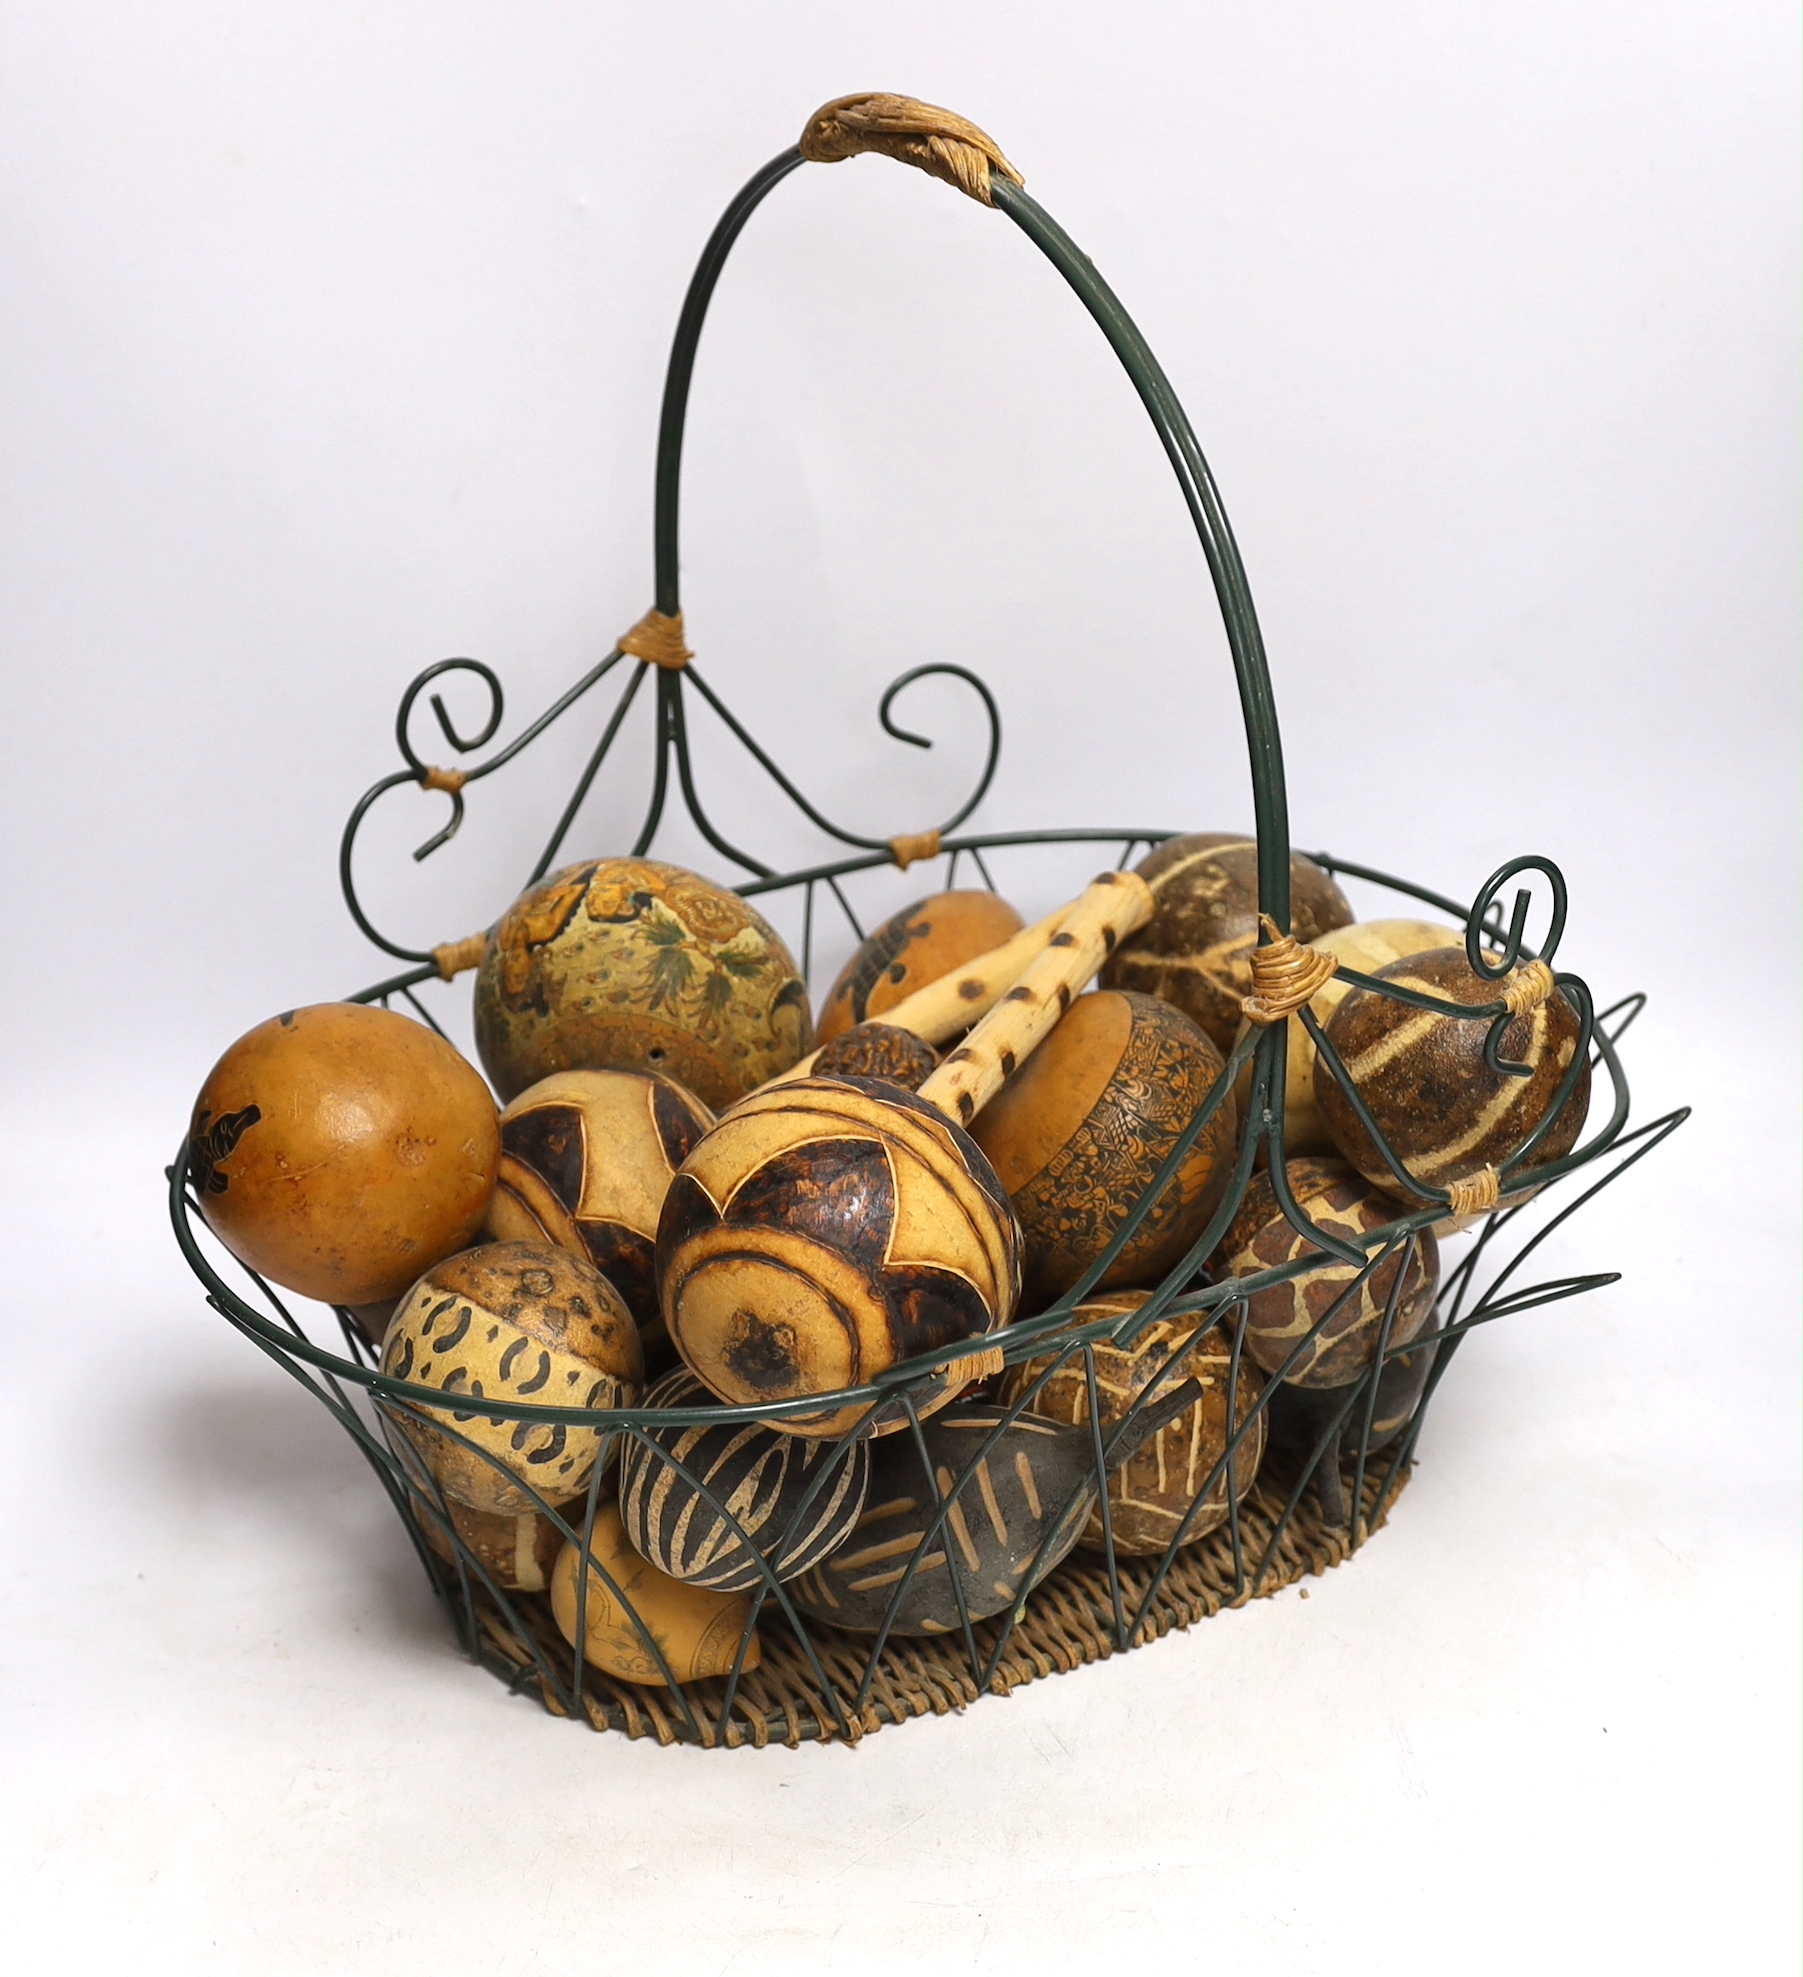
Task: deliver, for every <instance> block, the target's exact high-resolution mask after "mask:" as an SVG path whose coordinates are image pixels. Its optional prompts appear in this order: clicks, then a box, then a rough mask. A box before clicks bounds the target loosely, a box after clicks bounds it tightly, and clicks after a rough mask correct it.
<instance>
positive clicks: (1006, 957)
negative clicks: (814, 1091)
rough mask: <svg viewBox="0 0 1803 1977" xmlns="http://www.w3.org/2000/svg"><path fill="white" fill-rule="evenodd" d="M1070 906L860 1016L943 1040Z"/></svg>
mask: <svg viewBox="0 0 1803 1977" xmlns="http://www.w3.org/2000/svg"><path fill="white" fill-rule="evenodd" d="M1070 910H1071V909H1070V908H1069V907H1068V906H1061V907H1059V909H1058V910H1057V912H1056V913H1048V914H1047V915H1046V916H1045V918H1044V919H1043V920H1036V921H1035V922H1034V923H1033V925H1032V926H1030V927H1023V928H1022V929H1021V930H1020V932H1019V933H1017V934H1015V935H1014V936H1013V937H1012V938H1011V939H1008V940H1005V941H1003V942H1002V944H1001V946H1000V947H992V948H991V949H990V950H989V952H988V953H987V954H979V955H978V956H977V958H976V959H975V960H974V961H967V962H966V963H965V964H964V966H963V967H962V968H955V969H954V970H953V971H952V972H951V973H950V974H949V975H941V976H940V977H939V979H938V980H937V981H933V982H928V983H926V984H925V985H924V986H923V987H921V988H917V989H916V990H915V991H914V993H913V994H912V995H904V996H903V997H902V999H901V1000H900V1001H899V1002H898V1003H896V1004H895V1005H894V1007H893V1008H890V1009H885V1010H884V1011H883V1013H882V1014H881V1015H880V1016H870V1017H867V1018H866V1019H865V1020H866V1021H867V1022H871V1023H886V1024H888V1025H889V1026H890V1027H891V1028H892V1029H897V1030H907V1031H908V1032H909V1033H910V1034H911V1035H913V1036H917V1037H919V1038H920V1039H921V1040H922V1042H924V1043H931V1044H941V1043H949V1042H950V1041H951V1039H952V1038H953V1037H955V1036H957V1035H959V1034H960V1033H961V1032H962V1031H964V1030H968V1029H969V1028H970V1026H971V1025H972V1024H973V1023H974V1022H976V1021H977V1020H978V1018H979V1017H982V1016H987V1015H988V1014H989V1012H990V1010H992V1009H993V1008H994V1007H995V1005H996V1004H997V1003H998V1002H1000V1001H1001V999H1002V997H1003V996H1004V995H1005V994H1006V993H1007V992H1008V990H1009V989H1011V988H1012V987H1013V986H1014V984H1015V983H1016V982H1018V981H1019V980H1020V978H1021V976H1022V975H1023V974H1024V973H1025V972H1026V969H1027V966H1028V964H1029V963H1030V962H1032V961H1034V960H1036V959H1037V958H1038V957H1039V956H1040V955H1042V954H1043V953H1044V952H1045V951H1046V949H1047V948H1048V947H1049V946H1050V945H1051V943H1052V936H1053V935H1054V934H1055V933H1056V932H1057V931H1058V929H1059V928H1060V927H1061V926H1062V925H1063V924H1064V916H1065V915H1066V914H1067V913H1068V912H1069V911H1070ZM819 1055H820V1053H819V1051H817V1050H811V1051H809V1052H808V1054H807V1056H806V1057H804V1058H802V1059H801V1061H800V1062H799V1063H796V1064H791V1065H790V1066H789V1068H788V1070H786V1071H783V1072H780V1073H779V1074H778V1075H777V1076H776V1077H774V1078H769V1079H766V1080H765V1082H764V1083H763V1084H761V1085H760V1086H759V1087H758V1089H759V1090H760V1091H768V1090H769V1089H770V1087H771V1086H772V1085H786V1084H792V1083H793V1082H794V1080H795V1079H797V1078H805V1077H807V1076H808V1074H809V1073H810V1072H811V1071H812V1070H813V1068H814V1059H815V1058H816V1057H818V1056H819Z"/></svg>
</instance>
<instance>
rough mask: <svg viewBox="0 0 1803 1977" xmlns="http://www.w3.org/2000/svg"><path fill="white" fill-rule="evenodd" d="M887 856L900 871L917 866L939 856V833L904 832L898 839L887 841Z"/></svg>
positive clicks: (893, 838)
mask: <svg viewBox="0 0 1803 1977" xmlns="http://www.w3.org/2000/svg"><path fill="white" fill-rule="evenodd" d="M889 856H890V857H891V858H893V859H894V860H895V862H896V864H897V865H898V866H899V867H900V868H901V870H902V871H904V872H905V871H906V870H907V869H908V867H909V866H910V865H918V864H920V863H921V862H922V861H923V860H925V859H928V858H937V857H938V856H939V833H938V832H937V831H914V832H912V833H909V832H906V831H904V832H903V833H902V835H901V836H900V837H892V838H891V839H890V840H889Z"/></svg>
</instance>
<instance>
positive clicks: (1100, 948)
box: [891, 872, 1153, 1126]
mask: <svg viewBox="0 0 1803 1977" xmlns="http://www.w3.org/2000/svg"><path fill="white" fill-rule="evenodd" d="M1152 908H1153V899H1152V888H1151V887H1150V886H1148V885H1147V884H1146V882H1145V880H1144V879H1142V878H1141V877H1140V876H1139V874H1138V873H1137V872H1102V873H1099V874H1098V875H1097V876H1096V877H1095V878H1094V879H1092V880H1091V881H1090V884H1089V890H1088V891H1087V892H1085V893H1084V895H1083V897H1082V898H1081V899H1079V900H1078V901H1077V902H1076V904H1075V905H1074V906H1071V907H1070V908H1068V909H1067V910H1066V912H1065V914H1064V924H1063V925H1062V926H1061V927H1060V928H1059V930H1058V931H1057V933H1055V934H1054V935H1053V936H1052V938H1051V940H1050V942H1049V943H1048V944H1047V946H1046V949H1045V951H1044V953H1042V954H1041V955H1040V956H1039V958H1038V959H1037V960H1036V961H1034V962H1033V963H1032V964H1031V965H1030V966H1029V967H1028V969H1027V971H1026V973H1025V974H1023V975H1022V976H1021V977H1020V979H1019V980H1018V981H1017V982H1016V983H1015V985H1014V986H1013V987H1012V988H1011V989H1010V990H1009V991H1008V993H1007V994H1006V995H1004V996H1003V997H1002V999H1001V1000H1000V1001H999V1002H998V1003H997V1004H996V1005H995V1007H994V1008H993V1009H992V1010H990V1012H989V1014H988V1015H987V1016H985V1017H984V1018H983V1020H982V1021H981V1022H980V1023H979V1024H978V1025H977V1027H976V1028H975V1029H974V1030H972V1031H971V1033H970V1035H969V1036H968V1037H966V1038H965V1040H964V1042H963V1043H962V1044H961V1045H960V1046H959V1047H958V1049H956V1050H954V1051H953V1052H952V1054H951V1055H950V1056H949V1057H948V1058H947V1059H946V1060H945V1062H944V1063H943V1064H941V1065H940V1066H939V1068H938V1070H936V1071H935V1072H934V1073H933V1074H932V1076H931V1077H930V1078H928V1079H927V1081H926V1083H925V1084H923V1085H922V1086H921V1088H920V1095H921V1097H922V1098H924V1099H928V1100H930V1101H931V1102H932V1103H933V1104H934V1105H937V1106H938V1107H939V1109H940V1110H941V1111H942V1112H945V1113H948V1114H950V1116H951V1117H952V1118H954V1119H956V1120H957V1122H958V1123H959V1125H961V1126H968V1125H969V1124H970V1122H971V1120H973V1119H974V1118H975V1117H976V1116H977V1114H978V1112H979V1111H981V1110H982V1108H983V1106H984V1105H985V1104H987V1103H988V1101H989V1100H990V1099H992V1098H993V1097H994V1096H995V1094H996V1093H997V1092H998V1091H999V1090H1000V1089H1001V1086H1002V1082H1003V1080H1004V1079H1006V1078H1008V1077H1010V1076H1011V1075H1012V1074H1013V1072H1014V1068H1015V1066H1016V1065H1017V1064H1020V1063H1022V1062H1023V1061H1024V1060H1025V1059H1026V1058H1027V1057H1028V1056H1029V1055H1030V1054H1031V1053H1032V1052H1033V1051H1034V1050H1035V1049H1037V1047H1038V1046H1039V1044H1040V1043H1041V1042H1043V1041H1044V1039H1045V1038H1046V1036H1047V1035H1048V1034H1049V1033H1050V1032H1051V1030H1052V1029H1053V1027H1054V1026H1055V1025H1056V1023H1057V1021H1058V1019H1059V1017H1061V1016H1062V1015H1063V1014H1064V1012H1065V1011H1066V1010H1067V1009H1068V1008H1069V1007H1070V1004H1071V997H1072V996H1074V995H1075V994H1076V993H1077V992H1078V990H1079V989H1081V988H1083V987H1084V986H1085V985H1086V984H1087V983H1088V981H1089V979H1090V977H1091V976H1092V975H1093V974H1094V973H1095V972H1096V970H1097V969H1098V968H1100V967H1101V965H1102V963H1103V962H1104V961H1106V960H1107V958H1108V956H1109V955H1110V954H1111V953H1112V952H1113V951H1114V948H1115V947H1116V945H1117V944H1118V943H1119V942H1121V941H1123V940H1125V939H1126V937H1127V936H1128V935H1129V934H1130V933H1132V932H1134V931H1135V929H1137V928H1139V927H1143V926H1144V925H1145V924H1146V922H1147V921H1148V920H1149V919H1151V917H1152ZM1016 938H1019V936H1016ZM891 1014H893V1012H891Z"/></svg>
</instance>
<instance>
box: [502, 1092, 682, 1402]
mask: <svg viewBox="0 0 1803 1977" xmlns="http://www.w3.org/2000/svg"><path fill="white" fill-rule="evenodd" d="M713 1123H714V1115H713V1114H712V1113H711V1112H710V1111H709V1110H708V1109H707V1107H706V1106H705V1105H703V1104H702V1103H701V1101H700V1100H699V1099H698V1098H696V1097H695V1096H694V1094H693V1093H692V1092H687V1091H685V1090H684V1089H683V1088H682V1086H681V1085H679V1084H677V1083H676V1082H675V1081H674V1080H673V1079H670V1078H663V1077H659V1076H658V1075H657V1074H656V1073H655V1072H651V1071H556V1072H553V1073H552V1075H551V1076H550V1077H548V1078H541V1079H540V1080H539V1082H538V1083H537V1084H535V1085H531V1086H529V1087H528V1088H527V1089H526V1090H525V1091H523V1092H521V1093H520V1095H519V1097H518V1098H516V1099H515V1100H514V1101H513V1103H512V1104H511V1105H510V1106H508V1108H507V1109H506V1111H505V1112H503V1113H502V1114H501V1167H500V1176H499V1179H498V1181H497V1183H496V1186H495V1193H494V1200H493V1201H492V1203H491V1204H490V1206H489V1211H488V1234H489V1235H490V1236H492V1237H494V1238H495V1239H496V1241H499V1242H549V1243H555V1244H556V1245H557V1246H558V1247H559V1248H560V1249H567V1250H570V1251H572V1252H573V1253H574V1254H575V1255H577V1256H583V1257H586V1258H587V1259H588V1261H589V1262H591V1263H592V1264H594V1266H595V1268H596V1269H597V1270H599V1271H600V1272H601V1274H602V1275H603V1276H604V1277H605V1278H606V1279H607V1281H608V1282H609V1283H610V1284H612V1285H613V1287H614V1289H615V1290H617V1291H618V1292H619V1293H620V1295H621V1296H622V1297H623V1298H624V1299H625V1300H626V1308H627V1310H628V1311H630V1312H631V1313H632V1316H633V1321H634V1323H635V1324H636V1325H637V1326H638V1328H639V1342H640V1344H641V1345H642V1346H643V1347H644V1349H645V1357H646V1364H647V1366H648V1367H654V1368H655V1367H659V1366H660V1361H661V1364H662V1365H664V1366H667V1365H668V1364H669V1363H670V1361H671V1359H673V1357H674V1352H673V1349H672V1347H671V1346H670V1343H669V1339H668V1336H667V1334H666V1333H665V1331H664V1325H663V1320H662V1318H661V1317H659V1315H658V1309H657V1218H658V1216H659V1215H660V1214H662V1212H663V1206H664V1196H665V1194H666V1193H668V1191H669V1187H670V1182H671V1180H672V1179H673V1178H674V1176H675V1173H676V1170H677V1168H679V1167H680V1166H681V1165H682V1163H683V1162H684V1161H685V1160H686V1159H687V1158H688V1157H689V1155H690V1154H691V1153H692V1152H694V1150H695V1148H696V1147H697V1146H699V1145H700V1143H701V1136H702V1135H703V1134H704V1133H705V1132H706V1131H707V1130H708V1128H709V1127H710V1126H711V1125H712V1124H713Z"/></svg>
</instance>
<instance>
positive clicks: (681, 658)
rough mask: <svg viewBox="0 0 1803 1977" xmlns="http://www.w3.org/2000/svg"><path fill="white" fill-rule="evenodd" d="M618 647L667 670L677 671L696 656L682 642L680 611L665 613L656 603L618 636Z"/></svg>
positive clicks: (630, 654) (628, 653) (631, 655)
mask: <svg viewBox="0 0 1803 1977" xmlns="http://www.w3.org/2000/svg"><path fill="white" fill-rule="evenodd" d="M620 650H621V651H622V652H624V653H626V654H627V655H628V656H629V657H631V658H634V659H643V660H644V661H645V662H646V664H647V665H652V666H661V667H662V668H663V669H664V671H665V672H666V673H680V672H681V671H682V670H683V668H684V667H685V666H687V665H688V663H689V661H690V660H691V659H693V658H694V656H695V655H694V653H692V652H691V651H690V650H689V648H688V646H687V645H686V644H685V643H684V641H683V632H682V613H681V612H680V611H678V612H676V613H675V615H674V616H666V615H665V614H664V613H663V612H662V611H659V610H658V609H657V608H656V607H655V606H653V608H652V609H651V610H649V611H647V612H646V613H645V615H644V616H643V617H642V618H641V619H640V620H639V621H638V623H637V624H636V625H634V626H633V628H632V630H631V631H629V632H627V633H625V634H624V635H623V636H622V637H621V639H620Z"/></svg>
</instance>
